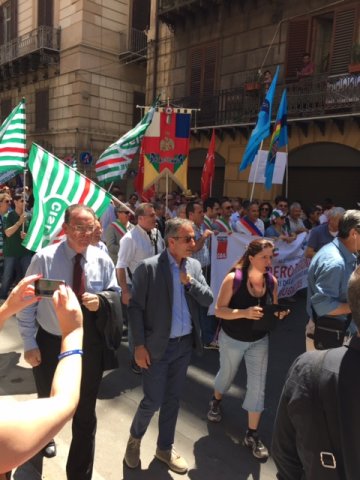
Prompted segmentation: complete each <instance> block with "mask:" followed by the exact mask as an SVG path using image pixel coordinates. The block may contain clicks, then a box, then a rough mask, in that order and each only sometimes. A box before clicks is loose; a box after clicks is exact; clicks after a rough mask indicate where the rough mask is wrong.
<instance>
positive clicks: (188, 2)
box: [158, 0, 231, 28]
mask: <svg viewBox="0 0 360 480" xmlns="http://www.w3.org/2000/svg"><path fill="white" fill-rule="evenodd" d="M223 3H224V4H226V5H228V4H230V3H231V0H225V2H224V0H160V2H159V13H158V15H159V18H160V20H161V21H162V22H164V23H166V24H167V25H169V26H170V27H172V28H175V27H176V26H177V25H178V24H179V23H182V24H183V23H184V22H185V20H186V19H188V18H194V16H196V15H199V14H202V15H203V16H204V15H207V14H208V13H209V12H210V11H212V10H214V9H215V8H216V7H217V6H218V5H220V4H223Z"/></svg>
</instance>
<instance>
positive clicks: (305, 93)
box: [174, 74, 360, 128]
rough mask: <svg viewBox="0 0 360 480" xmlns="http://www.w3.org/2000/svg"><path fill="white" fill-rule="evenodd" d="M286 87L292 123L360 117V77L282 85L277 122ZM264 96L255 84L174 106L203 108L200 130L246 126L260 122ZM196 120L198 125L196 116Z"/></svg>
mask: <svg viewBox="0 0 360 480" xmlns="http://www.w3.org/2000/svg"><path fill="white" fill-rule="evenodd" d="M250 87H251V88H250ZM284 87H286V89H287V97H288V119H289V120H290V122H291V121H300V122H304V121H309V120H311V119H318V120H319V121H320V119H326V118H327V117H329V118H335V117H337V118H341V117H351V116H353V117H355V116H357V117H359V118H360V74H345V75H336V76H324V75H321V76H314V77H312V78H311V79H309V80H306V81H300V82H296V83H290V84H278V86H277V89H276V90H277V93H276V96H275V100H274V105H273V108H272V118H273V120H274V119H275V117H276V113H277V109H278V106H279V102H280V97H281V94H282V90H283V88H284ZM264 96H265V92H264V90H263V88H262V85H261V84H260V83H256V82H255V83H253V84H251V85H250V84H246V83H244V84H243V85H242V86H241V87H239V88H234V89H231V90H220V91H218V92H216V93H215V94H214V95H208V96H202V97H186V98H182V99H179V100H175V101H174V103H175V104H176V105H179V106H181V107H184V108H199V109H201V110H200V111H199V112H197V115H196V124H197V127H200V128H201V127H203V128H209V127H216V126H218V127H220V126H221V127H226V126H232V127H236V126H239V127H241V126H245V127H246V126H248V125H253V124H254V123H255V122H256V120H257V116H258V113H259V109H260V105H261V102H262V100H263V98H264ZM192 121H193V126H195V116H193V119H192Z"/></svg>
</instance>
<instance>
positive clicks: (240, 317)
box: [0, 187, 360, 480]
mask: <svg viewBox="0 0 360 480" xmlns="http://www.w3.org/2000/svg"><path fill="white" fill-rule="evenodd" d="M112 194H113V198H114V203H112V204H111V205H110V206H109V208H108V210H107V211H106V212H105V213H104V215H103V216H102V217H101V218H100V219H98V218H96V216H95V214H94V212H93V211H92V210H91V209H90V208H88V207H86V206H84V205H72V206H70V207H68V208H67V210H66V212H65V218H64V224H63V230H64V232H65V238H64V240H63V241H62V242H60V243H57V244H54V245H50V246H48V247H45V248H43V249H42V250H40V251H39V252H37V253H36V254H33V253H32V252H28V251H26V249H24V247H22V245H21V241H22V239H23V238H24V237H25V235H26V231H27V228H28V223H29V221H30V218H31V211H30V209H29V210H27V208H26V202H27V201H28V195H27V192H23V191H17V192H14V195H12V196H11V193H10V192H5V191H0V209H1V212H2V213H1V217H0V218H1V231H2V238H3V244H4V246H3V252H4V254H3V256H4V267H3V273H2V287H1V291H2V295H1V296H2V298H3V299H6V298H7V296H8V292H9V291H11V289H12V286H13V285H14V284H16V282H18V281H19V280H21V278H22V277H24V276H25V275H31V277H30V279H32V281H33V280H34V279H35V278H40V276H42V277H44V278H56V279H62V280H63V281H64V282H65V283H66V285H69V286H70V287H72V289H73V290H74V293H75V295H76V297H77V299H78V301H79V303H80V306H81V311H82V316H83V318H84V329H83V342H82V345H83V346H82V348H81V354H80V349H79V348H76V349H73V350H69V351H70V353H69V356H73V355H75V356H77V355H79V356H80V357H81V358H82V363H81V364H82V378H81V383H80V394H79V399H78V405H77V408H76V410H75V413H74V416H73V420H72V440H71V445H70V450H69V455H68V459H67V465H66V473H67V478H68V480H90V479H91V478H92V471H93V462H94V449H95V434H96V411H95V407H96V398H97V394H98V390H99V386H100V382H101V379H102V375H103V372H104V371H105V370H108V369H113V368H117V366H118V364H117V355H116V352H117V348H118V347H119V345H120V340H121V332H122V328H123V327H122V323H123V322H124V325H125V326H126V328H127V336H128V344H129V359H130V366H131V369H132V370H133V371H134V373H137V374H140V375H142V382H143V393H144V396H143V399H142V400H141V402H140V404H139V406H138V408H137V410H136V412H135V415H134V418H133V421H132V423H131V427H130V436H129V440H128V443H127V447H126V451H125V454H124V462H125V464H126V465H127V467H128V468H132V469H135V468H137V467H138V465H139V463H140V456H141V442H142V439H143V437H144V435H145V433H146V430H147V428H148V425H149V423H150V421H151V418H152V417H153V415H154V413H155V412H156V411H159V425H158V428H159V434H158V440H157V446H156V451H155V457H156V458H157V459H159V460H160V461H161V462H163V463H165V464H166V465H167V466H168V467H169V468H170V469H171V470H173V471H175V472H177V473H185V472H186V471H187V470H188V465H187V462H186V460H185V459H184V458H183V457H182V456H181V455H180V454H179V453H177V452H176V450H175V448H174V439H175V431H176V422H177V416H178V411H179V400H180V397H181V392H182V389H183V385H184V382H185V380H186V372H187V368H188V365H189V363H190V358H191V353H192V350H193V349H194V348H195V350H196V351H197V352H198V353H201V352H202V349H203V348H206V349H209V350H214V351H218V352H219V363H220V365H219V371H218V373H217V375H216V377H215V379H214V391H213V395H212V397H211V399H210V402H209V407H208V412H207V418H208V420H209V421H210V422H215V423H217V422H219V421H221V419H222V403H221V402H222V398H223V396H224V395H225V394H226V392H227V391H228V389H229V388H230V386H231V384H232V382H233V379H234V377H235V375H236V373H237V371H238V368H239V365H240V363H241V362H242V360H243V359H244V361H245V364H246V371H247V379H248V381H247V390H246V395H245V398H244V401H243V405H242V406H243V409H244V410H245V411H246V412H247V419H248V428H247V431H246V432H245V435H244V439H243V444H244V445H245V446H246V447H247V448H249V450H250V451H251V452H252V455H253V456H254V457H255V458H257V459H261V460H266V459H267V458H268V457H269V448H268V447H267V446H266V445H265V444H264V442H263V441H262V440H261V438H260V435H259V432H258V430H259V426H260V419H261V415H262V412H263V410H264V404H265V383H266V376H267V364H268V348H269V347H268V345H269V332H270V331H271V330H272V329H273V328H274V322H275V323H276V322H278V321H281V320H282V319H284V318H285V317H286V316H287V315H288V314H289V312H290V309H289V307H288V305H282V304H281V302H279V299H278V284H277V279H276V278H275V276H273V275H272V274H271V273H270V272H269V268H270V267H271V264H272V258H273V255H274V244H275V243H276V242H279V241H283V242H286V243H291V242H293V241H294V240H295V239H296V237H297V235H299V234H302V233H303V232H307V233H308V240H307V247H306V249H305V256H306V257H307V258H309V259H311V264H310V268H309V278H308V284H309V286H308V297H307V313H308V316H309V322H308V324H307V326H306V348H307V350H314V349H316V350H323V349H328V348H330V349H333V348H334V349H335V350H337V348H336V347H340V349H341V348H342V347H341V345H342V343H343V342H344V341H345V340H346V339H348V338H351V337H352V338H353V339H355V340H351V342H350V347H349V348H353V349H354V350H356V348H357V346H356V345H357V343H358V342H357V340H356V339H357V326H358V323H357V320H356V318H357V317H356V318H355V319H353V320H352V319H351V316H350V314H351V312H354V309H355V308H356V305H355V301H353V303H351V302H350V301H348V299H347V288H348V282H349V279H350V277H351V274H352V272H354V270H355V268H356V254H357V252H358V251H360V211H358V210H348V211H345V210H344V209H343V208H341V207H338V206H335V205H334V203H333V202H332V201H331V200H330V199H326V200H325V202H324V203H323V204H321V205H320V204H319V205H311V206H303V205H302V204H301V202H299V201H294V202H291V203H289V201H288V199H287V198H285V197H284V196H278V197H277V198H276V199H275V202H274V204H273V205H272V204H271V203H270V202H266V201H264V202H259V201H256V200H243V199H240V198H235V199H232V198H229V197H223V198H219V199H217V198H214V197H210V198H208V199H206V200H205V201H204V202H202V201H201V199H200V198H199V196H198V195H192V194H191V193H190V192H187V193H186V194H178V193H177V192H171V193H167V194H165V195H163V196H162V197H161V198H156V199H154V202H152V203H142V202H140V201H139V198H138V196H137V195H136V194H132V195H131V196H130V198H129V200H128V202H126V200H125V198H124V195H123V194H122V193H121V191H120V190H119V189H118V188H117V187H114V188H113V189H112ZM219 233H222V234H223V233H226V234H229V235H230V234H233V233H239V234H242V235H246V236H247V237H249V242H248V245H247V247H246V250H245V252H244V254H243V255H242V256H241V258H239V259H238V261H237V262H236V264H235V265H234V266H233V268H232V269H231V270H230V272H229V273H228V274H227V275H226V276H225V278H224V280H223V282H222V285H221V288H220V291H219V294H218V296H217V299H216V298H215V299H214V293H213V292H212V290H211V288H210V278H211V255H210V250H211V239H212V237H213V236H214V235H217V234H219ZM20 247H21V248H22V249H23V250H25V251H23V250H21V248H20ZM7 258H8V259H9V260H6V259H7ZM359 281H360V277H359V275H358V276H357V277H356V279H355V280H354V281H353V284H356V285H357V283H358V282H359ZM25 284H26V286H28V285H29V283H28V281H27V280H25ZM20 285H21V284H20ZM16 288H18V287H15V289H14V290H13V292H15V291H16ZM354 288H355V287H354ZM65 294H66V292H65V291H64V290H63V289H62V288H61V290H60V293H58V294H56V295H57V296H56V297H55V298H56V299H57V300H56V302H57V303H56V302H55V305H54V303H53V301H52V299H51V298H42V299H41V301H40V299H39V298H35V299H33V295H31V297H32V300H31V302H30V304H26V305H25V304H23V305H22V306H23V307H24V308H23V309H22V310H21V311H19V312H18V313H17V319H18V325H19V331H20V334H21V337H22V339H23V342H24V357H25V360H26V361H27V362H28V363H29V365H30V366H31V367H32V368H33V374H34V379H35V384H36V388H37V392H38V396H39V399H44V398H48V397H49V396H52V395H54V384H53V379H54V376H55V378H57V373H55V372H57V368H58V367H57V365H58V360H59V359H61V360H62V358H63V355H64V346H63V342H64V331H63V329H62V324H61V322H60V325H59V320H58V318H59V311H58V310H59V309H58V308H57V305H58V304H59V301H60V300H59V298H60V299H61V298H62V299H63V300H62V302H63V303H64V302H65ZM69 295H72V293H69V292H68V293H67V296H69ZM213 300H215V315H209V314H208V308H209V306H210V304H212V302H213ZM65 303H66V302H65ZM4 305H6V302H5V304H4ZM18 310H19V309H18ZM9 313H10V314H11V313H13V312H9ZM0 314H1V310H0ZM0 318H1V317H0ZM329 322H330V323H329ZM351 345H353V346H354V347H351ZM309 354H310V353H309ZM310 355H311V354H310ZM343 357H344V358H347V357H346V355H344V354H342V356H341V358H343ZM304 358H305V359H306V358H307V357H304ZM304 361H305V360H304ZM339 361H340V360H339ZM311 362H313V363H314V364H315V363H316V362H315V361H313V359H312V360H311ZM311 362H310V363H311ZM301 365H303V363H301ZM321 368H322V366H321ZM293 371H294V370H292V371H291V372H293ZM319 371H320V370H319ZM292 374H293V373H290V377H289V379H288V380H287V383H286V385H285V389H284V394H283V395H284V396H283V398H282V402H281V403H280V410H279V414H278V424H277V426H276V428H275V436H274V445H275V452H276V455H275V461H276V465H277V466H278V470H279V474H278V478H279V479H280V480H291V479H294V480H295V479H299V480H300V479H301V478H302V477H301V475H302V473H304V472H306V474H307V476H306V478H307V479H315V478H316V479H317V478H321V477H314V476H311V475H308V472H309V471H310V470H308V467H309V465H308V464H306V465H305V460H304V458H303V456H302V455H301V453H300V450H301V448H300V450H299V448H298V449H297V447H296V442H297V440H298V437H297V435H296V428H301V426H300V425H296V423H295V422H294V423H292V422H293V419H292V417H291V412H289V411H288V410H286V412H285V411H284V409H286V405H287V404H288V403H287V402H289V401H290V400H289V398H291V395H294V393H293V392H292V390H291V378H292V377H291V375H292ZM296 375H300V376H301V372H300V373H299V371H296ZM52 385H53V386H52ZM55 391H56V389H55ZM284 405H285V406H284ZM281 409H282V410H281ZM290 424H291V426H290ZM338 428H339V430H340V431H342V425H340V426H338ZM50 431H51V432H52V435H50V436H49V435H47V436H43V437H42V439H41V441H37V443H36V447H34V448H35V449H33V450H29V452H30V451H31V452H32V453H34V452H35V450H36V448H37V449H38V450H40V449H42V453H43V455H44V456H47V457H53V456H55V455H56V453H57V452H56V443H55V441H54V439H53V435H54V434H55V430H54V429H52V430H50ZM291 434H293V438H290V436H291ZM283 436H284V437H283ZM284 438H288V439H289V441H290V440H291V445H292V448H291V451H290V447H289V448H287V446H286V445H284V442H285V443H286V441H285V440H284ZM45 439H46V444H45V445H44V440H45ZM332 441H333V443H332V445H335V446H334V447H333V448H332V449H331V448H329V447H327V448H328V450H327V452H328V451H330V452H331V455H333V457H334V458H335V457H336V458H337V461H338V464H339V465H341V468H342V469H343V470H342V471H346V468H347V465H346V459H344V458H343V457H342V448H341V442H340V440H339V438H336V439H335V440H334V439H332ZM339 442H340V444H339ZM0 443H1V433H0ZM322 453H323V452H322ZM291 455H292V456H293V457H291ZM1 456H2V453H1V449H0V457H1ZM20 458H21V457H17V456H14V461H13V462H8V463H5V462H4V463H3V464H1V463H0V465H6V467H2V468H12V467H13V466H14V465H15V464H16V463H19V461H20ZM15 459H17V460H15ZM316 461H317V459H316V460H315V459H314V460H313V462H316ZM306 462H308V460H307V459H306ZM321 462H322V463H325V464H326V461H324V462H323V459H321V461H320V460H319V462H318V463H320V464H321ZM295 464H296V468H295V467H294V465H295ZM290 466H291V467H292V468H290ZM314 468H315V467H314ZM317 468H318V467H317ZM319 468H320V467H319ZM324 468H327V467H326V466H325V467H324ZM290 470H291V474H290V473H289V472H290ZM5 471H6V470H4V472H5ZM299 472H302V473H301V475H298V473H299ZM0 478H1V477H0ZM324 478H326V477H324ZM340 478H344V479H347V478H349V479H352V478H354V477H351V476H349V477H346V476H343V477H340Z"/></svg>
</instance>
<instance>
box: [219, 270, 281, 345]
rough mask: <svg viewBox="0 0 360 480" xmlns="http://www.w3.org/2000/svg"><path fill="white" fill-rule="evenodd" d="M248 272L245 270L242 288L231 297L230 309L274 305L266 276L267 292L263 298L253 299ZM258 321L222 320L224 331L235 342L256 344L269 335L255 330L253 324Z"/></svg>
mask: <svg viewBox="0 0 360 480" xmlns="http://www.w3.org/2000/svg"><path fill="white" fill-rule="evenodd" d="M247 279H248V275H247V270H245V271H244V270H243V278H242V280H241V285H240V288H239V289H238V290H237V291H236V292H235V293H234V294H233V296H232V297H231V300H230V303H229V308H240V309H245V308H248V307H254V306H256V305H259V300H260V307H261V306H262V305H266V304H267V303H272V301H271V296H272V295H271V293H270V291H269V286H268V282H266V278H265V275H264V280H265V285H266V290H265V293H264V295H263V296H262V297H260V298H258V297H253V296H252V295H251V294H250V292H249V291H248V289H247ZM255 321H256V320H249V319H247V318H239V319H238V320H224V319H223V320H222V324H221V325H222V329H223V330H224V332H225V333H226V335H229V337H231V338H234V339H235V340H240V341H242V342H254V341H256V340H260V339H261V338H263V337H265V335H267V332H261V331H257V330H253V324H254V323H255Z"/></svg>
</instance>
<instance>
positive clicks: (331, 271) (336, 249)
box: [307, 238, 356, 320]
mask: <svg viewBox="0 0 360 480" xmlns="http://www.w3.org/2000/svg"><path fill="white" fill-rule="evenodd" d="M355 266H356V258H355V255H354V254H353V253H351V252H350V251H349V250H348V249H347V248H346V247H345V245H343V243H342V242H341V241H340V240H339V239H338V238H335V239H334V240H333V241H332V242H331V243H328V244H327V245H325V246H324V247H322V248H321V249H320V250H319V251H318V252H317V254H316V255H315V256H314V257H313V259H312V260H311V263H310V266H309V270H308V291H307V313H308V314H309V316H312V311H311V306H313V308H314V309H315V312H316V314H317V315H318V316H322V315H327V314H328V313H329V312H331V311H332V310H335V309H336V308H338V307H339V305H340V303H347V289H348V282H349V278H350V275H351V274H352V272H353V271H354V269H355ZM336 318H339V319H344V320H345V319H346V315H339V316H338V317H336Z"/></svg>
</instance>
